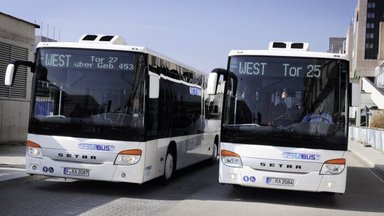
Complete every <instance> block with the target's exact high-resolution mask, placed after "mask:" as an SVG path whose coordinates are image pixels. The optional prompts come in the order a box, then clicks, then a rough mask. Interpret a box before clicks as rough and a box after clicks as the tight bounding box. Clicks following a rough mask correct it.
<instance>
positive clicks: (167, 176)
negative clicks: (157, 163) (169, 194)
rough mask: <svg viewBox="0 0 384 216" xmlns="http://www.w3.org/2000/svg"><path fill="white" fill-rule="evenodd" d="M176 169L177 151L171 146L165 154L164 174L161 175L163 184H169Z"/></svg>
mask: <svg viewBox="0 0 384 216" xmlns="http://www.w3.org/2000/svg"><path fill="white" fill-rule="evenodd" d="M175 169H176V157H175V151H173V148H171V146H170V147H169V148H168V151H167V154H166V156H165V162H164V175H163V176H161V177H160V183H161V185H167V184H169V182H170V180H171V178H172V176H173V174H174V173H175Z"/></svg>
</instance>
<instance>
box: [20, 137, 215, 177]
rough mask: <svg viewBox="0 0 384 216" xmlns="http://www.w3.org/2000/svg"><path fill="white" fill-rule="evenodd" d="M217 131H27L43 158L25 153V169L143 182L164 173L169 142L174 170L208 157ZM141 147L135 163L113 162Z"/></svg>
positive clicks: (36, 172) (34, 172) (211, 153)
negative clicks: (90, 134)
mask: <svg viewBox="0 0 384 216" xmlns="http://www.w3.org/2000/svg"><path fill="white" fill-rule="evenodd" d="M218 134H219V132H218V131H217V130H216V131H212V132H207V133H205V134H195V135H188V136H180V137H172V138H163V139H158V140H152V141H147V142H136V141H115V140H103V139H87V138H74V137H62V136H49V135H35V134H28V140H29V141H32V142H35V143H37V144H39V145H40V146H41V148H42V154H43V158H33V157H31V156H29V155H28V153H27V154H26V172H27V173H28V174H35V175H46V176H54V177H62V178H75V179H87V180H100V181H112V182H130V183H139V184H140V183H143V182H146V181H149V180H151V179H154V178H157V177H159V176H162V175H163V174H164V165H165V164H164V163H165V156H166V153H167V150H168V146H169V144H170V143H171V142H175V143H176V148H177V160H176V161H177V164H176V170H178V169H181V168H184V167H187V166H189V165H192V164H194V163H197V162H200V161H203V160H206V159H209V158H210V157H211V156H212V155H213V149H214V148H213V144H214V140H215V136H218ZM81 144H90V145H102V146H109V147H110V149H113V150H110V151H105V150H87V149H82V148H80V145H81ZM129 149H141V150H142V156H141V159H140V161H139V162H138V163H136V164H134V165H115V164H114V161H115V159H116V157H117V155H118V153H119V152H120V151H123V150H129ZM65 168H75V169H86V170H89V176H73V175H66V174H64V169H65Z"/></svg>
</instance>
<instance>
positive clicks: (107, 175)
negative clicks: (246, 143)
mask: <svg viewBox="0 0 384 216" xmlns="http://www.w3.org/2000/svg"><path fill="white" fill-rule="evenodd" d="M19 65H25V66H28V67H30V68H31V71H34V73H35V75H34V78H33V90H32V99H31V111H30V113H31V114H30V122H29V129H28V136H27V143H26V145H27V154H26V170H27V173H29V174H38V175H46V176H55V177H63V178H76V179H90V180H102V181H113V182H131V183H139V184H140V183H143V182H146V181H148V180H151V179H154V178H157V177H160V178H161V179H162V180H163V181H164V182H167V181H168V180H169V179H170V178H171V176H172V175H173V174H174V171H176V170H178V169H181V168H183V167H186V166H189V165H192V164H195V163H197V162H200V161H203V160H209V159H212V162H214V161H215V159H216V157H217V155H218V143H219V130H220V120H219V118H215V117H214V115H213V117H212V116H211V115H210V113H205V110H206V108H207V112H208V110H210V109H209V102H210V101H211V100H212V98H208V97H207V94H206V91H205V77H204V75H203V74H202V73H200V72H198V71H197V70H195V69H193V68H191V67H188V66H186V65H184V64H181V63H179V62H177V61H174V60H172V59H169V58H167V57H165V56H163V55H161V54H159V53H156V52H154V51H152V50H150V49H148V48H146V47H138V46H128V45H125V42H124V40H123V39H122V38H121V37H119V36H105V35H84V36H83V37H81V39H80V41H79V42H74V43H69V42H41V43H39V44H38V46H37V49H36V57H35V62H28V61H15V62H14V63H13V64H10V65H9V66H8V68H7V73H6V80H5V83H6V85H11V84H12V81H13V78H14V74H15V73H16V70H17V67H19ZM205 103H207V105H205ZM206 116H207V117H210V118H209V119H208V118H206Z"/></svg>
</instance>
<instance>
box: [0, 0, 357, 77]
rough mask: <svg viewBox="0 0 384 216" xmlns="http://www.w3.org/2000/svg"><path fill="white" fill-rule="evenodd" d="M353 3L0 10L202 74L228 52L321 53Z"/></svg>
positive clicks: (1, 5) (56, 33)
mask: <svg viewBox="0 0 384 216" xmlns="http://www.w3.org/2000/svg"><path fill="white" fill-rule="evenodd" d="M356 4H357V0H139V1H138V0H108V1H99V0H60V1H59V0H33V1H31V0H0V11H1V12H3V13H6V14H8V15H11V16H14V17H17V18H20V19H23V20H26V21H28V22H31V23H36V24H38V25H40V26H41V29H37V30H36V34H37V35H40V34H42V35H44V36H48V37H51V38H53V37H54V38H55V39H56V40H60V41H70V42H73V41H78V39H79V38H80V36H81V35H84V34H105V35H120V36H122V37H123V38H124V39H125V41H126V43H127V44H129V45H134V46H146V47H148V48H150V49H153V50H155V51H157V52H160V53H162V54H164V55H166V56H168V57H171V58H173V59H176V60H178V61H180V62H183V63H185V64H187V65H190V66H192V67H194V68H197V69H199V70H201V71H202V72H204V73H209V72H210V71H211V70H212V69H214V68H217V67H221V68H224V67H226V62H227V56H228V53H229V51H230V50H233V49H235V50H237V49H267V48H268V43H269V42H270V41H293V42H308V43H309V44H310V50H311V51H327V50H328V46H329V45H328V43H329V38H330V37H346V33H347V29H348V26H349V24H350V23H351V20H352V19H353V18H354V13H355V7H356Z"/></svg>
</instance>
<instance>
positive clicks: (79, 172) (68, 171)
mask: <svg viewBox="0 0 384 216" xmlns="http://www.w3.org/2000/svg"><path fill="white" fill-rule="evenodd" d="M64 175H71V176H89V169H78V168H69V167H64Z"/></svg>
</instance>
